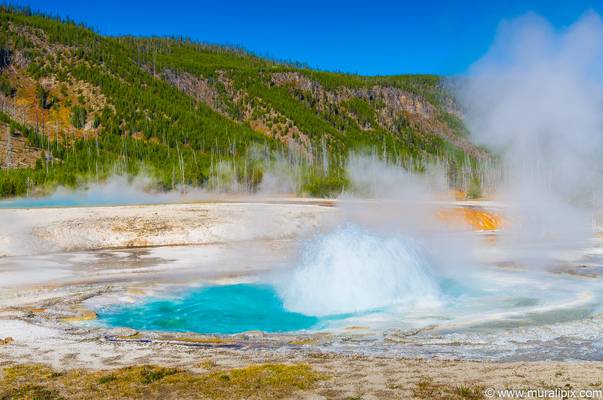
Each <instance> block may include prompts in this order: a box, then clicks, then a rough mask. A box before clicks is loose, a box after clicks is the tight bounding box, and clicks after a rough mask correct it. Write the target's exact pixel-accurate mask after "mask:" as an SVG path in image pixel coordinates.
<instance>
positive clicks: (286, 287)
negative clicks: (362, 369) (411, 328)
mask: <svg viewBox="0 0 603 400" xmlns="http://www.w3.org/2000/svg"><path fill="white" fill-rule="evenodd" d="M276 285H277V290H278V293H279V295H280V297H281V298H282V299H283V303H284V306H285V308H286V309H288V310H290V311H294V312H298V313H302V314H305V315H315V316H325V315H337V314H347V313H356V312H362V311H368V310H375V309H379V308H383V307H389V306H393V305H404V306H412V307H415V308H418V307H421V306H430V305H433V304H437V302H438V297H439V289H438V285H437V283H436V280H435V278H434V275H433V272H432V267H431V265H430V260H429V257H428V256H427V254H426V252H425V251H424V250H423V249H422V247H421V245H420V244H419V243H418V242H416V241H414V240H412V239H410V238H408V237H405V236H402V235H396V234H388V235H381V234H379V233H375V232H372V231H368V230H366V229H363V228H360V227H358V226H354V225H346V226H343V227H339V228H337V229H335V230H334V231H332V232H330V233H326V234H319V235H317V236H316V237H315V238H314V239H312V240H310V241H308V242H307V243H305V245H304V247H303V251H302V256H301V260H300V262H299V265H298V266H297V267H296V268H295V269H294V270H293V271H291V272H290V275H288V276H287V277H286V279H282V280H281V281H280V282H278V283H277V284H276Z"/></svg>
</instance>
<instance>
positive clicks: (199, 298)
mask: <svg viewBox="0 0 603 400" xmlns="http://www.w3.org/2000/svg"><path fill="white" fill-rule="evenodd" d="M98 317H99V319H100V320H101V321H102V322H104V323H105V324H107V325H109V326H113V327H129V328H134V329H140V330H159V331H174V332H196V333H220V334H231V333H239V332H245V331H251V330H259V331H263V332H289V331H300V330H304V329H310V328H312V327H314V326H316V325H317V324H318V323H319V322H320V319H319V318H317V317H311V316H306V315H303V314H300V313H296V312H290V311H287V310H285V308H284V307H283V303H282V301H281V299H280V298H279V297H278V295H277V293H276V292H275V291H274V289H273V288H272V287H271V286H269V285H260V284H236V285H220V286H209V287H201V288H197V289H194V290H191V291H189V292H187V293H185V294H184V295H183V296H181V297H176V298H169V299H157V298H156V299H151V300H148V301H146V302H144V303H140V304H132V305H122V306H115V307H109V308H106V309H102V310H99V312H98Z"/></svg>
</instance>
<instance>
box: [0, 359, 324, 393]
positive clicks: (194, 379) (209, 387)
mask: <svg viewBox="0 0 603 400" xmlns="http://www.w3.org/2000/svg"><path fill="white" fill-rule="evenodd" d="M324 379H327V377H326V376H325V375H323V374H319V373H317V372H315V371H314V370H313V369H312V368H310V366H308V365H307V364H254V365H249V366H246V367H242V368H232V369H212V370H211V371H210V372H208V373H200V374H197V373H192V372H189V371H186V370H183V369H176V368H164V367H159V366H152V365H141V366H133V367H126V368H120V369H117V370H113V371H87V370H69V371H65V372H57V371H55V370H53V369H51V368H49V367H47V366H43V365H16V366H11V367H5V368H4V369H3V370H2V374H1V376H0V399H1V400H8V399H39V400H43V399H44V400H46V399H47V400H59V399H83V400H88V399H97V398H99V399H100V398H102V399H124V398H136V399H142V398H144V399H182V398H186V399H189V398H195V399H278V398H283V397H287V396H290V395H292V394H293V393H294V392H296V391H300V390H310V389H312V388H314V387H315V385H316V384H317V383H318V382H319V381H321V380H324Z"/></svg>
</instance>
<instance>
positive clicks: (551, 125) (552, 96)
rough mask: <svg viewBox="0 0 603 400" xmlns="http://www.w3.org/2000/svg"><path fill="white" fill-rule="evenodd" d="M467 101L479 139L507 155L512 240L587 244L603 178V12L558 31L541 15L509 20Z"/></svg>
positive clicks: (469, 83)
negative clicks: (602, 159)
mask: <svg viewBox="0 0 603 400" xmlns="http://www.w3.org/2000/svg"><path fill="white" fill-rule="evenodd" d="M460 98H461V100H462V102H463V105H464V107H465V109H466V113H467V121H468V124H469V128H470V131H471V133H472V135H473V137H474V139H475V140H476V141H477V142H478V143H479V144H482V145H485V146H486V147H488V148H490V149H491V150H493V151H494V152H495V153H496V154H501V155H502V159H503V162H504V169H505V172H504V174H505V182H504V185H503V186H502V187H501V188H500V189H499V193H498V194H499V196H500V197H503V198H505V199H506V200H508V201H509V202H510V203H511V204H512V205H513V207H512V208H511V211H512V213H513V215H512V223H511V225H510V226H508V227H507V230H508V231H509V232H511V233H512V234H511V235H510V236H509V238H510V239H511V240H514V241H517V242H519V243H523V242H525V241H526V240H528V241H535V242H536V243H537V244H538V245H540V246H544V247H546V246H547V245H553V246H556V245H558V244H559V243H563V244H569V243H572V244H577V245H580V244H582V243H584V242H585V241H586V240H587V239H588V238H589V237H590V234H591V219H592V210H593V206H594V205H595V200H596V198H597V195H598V190H597V187H598V186H600V184H601V182H603V180H602V179H601V178H602V176H603V174H602V168H601V167H602V166H603V163H602V162H601V154H602V153H601V150H603V22H602V20H601V18H600V17H599V16H598V15H597V14H595V13H588V14H586V15H584V17H583V18H581V19H580V20H579V21H577V22H576V23H574V24H573V25H571V26H570V27H568V28H567V29H564V30H563V31H560V32H557V31H555V30H554V29H553V27H552V26H551V25H550V24H549V23H548V22H547V21H546V20H544V19H543V18H541V17H539V16H537V15H526V16H524V17H521V18H518V19H516V20H513V21H510V22H505V23H503V24H502V25H501V26H500V30H499V33H498V36H497V38H496V40H495V42H494V44H493V45H492V47H491V48H490V50H489V52H488V53H487V54H486V55H485V56H484V57H483V58H482V59H481V60H479V61H478V62H477V63H476V64H475V65H474V66H473V67H472V68H471V70H470V73H469V77H468V78H467V80H466V81H465V84H464V85H463V86H462V89H461V90H460ZM544 255H545V254H544V253H539V254H537V253H531V254H529V255H528V256H529V258H535V259H539V258H540V259H542V258H543V256H544Z"/></svg>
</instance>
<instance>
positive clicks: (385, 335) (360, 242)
mask: <svg viewBox="0 0 603 400" xmlns="http://www.w3.org/2000/svg"><path fill="white" fill-rule="evenodd" d="M444 239H446V238H444ZM186 254H187V257H189V258H190V255H188V253H186ZM432 254H433V252H429V251H427V249H426V247H425V246H424V245H422V244H421V243H419V242H417V241H416V240H413V239H412V238H408V237H404V236H400V235H387V234H382V233H379V232H371V231H367V230H364V229H361V228H358V227H354V226H346V227H342V228H338V229H335V230H333V231H330V232H327V233H325V234H320V235H317V236H316V237H315V238H314V239H312V240H309V241H306V242H304V244H303V246H302V249H301V252H300V254H299V256H298V257H297V258H296V259H293V260H290V259H289V258H287V259H286V262H289V261H291V263H290V264H286V265H284V266H282V267H280V268H275V270H272V269H270V270H267V271H269V272H264V273H262V274H258V275H255V276H247V277H246V278H245V279H243V280H241V281H238V282H237V283H235V284H216V283H212V282H216V281H211V280H210V281H203V282H199V284H202V285H203V286H196V287H191V286H189V287H182V286H180V285H178V286H177V287H178V289H176V290H175V291H171V292H167V293H164V294H163V295H162V297H146V298H140V299H139V300H138V301H137V302H134V303H127V304H124V303H116V301H117V302H119V301H121V300H119V299H123V298H122V297H121V296H119V297H118V299H117V300H115V298H111V299H109V300H107V301H106V302H103V301H99V302H97V303H90V306H92V307H93V308H94V309H95V311H96V312H97V315H98V321H97V322H95V324H96V323H99V324H101V325H103V326H105V327H126V328H132V329H136V330H139V331H162V332H170V331H172V332H194V333H200V334H238V333H243V332H247V331H262V332H266V333H272V334H279V333H287V334H293V335H295V334H297V333H303V334H304V335H305V334H313V333H317V332H329V333H331V335H327V336H328V337H330V338H331V339H329V340H330V341H331V342H329V344H328V345H327V346H331V347H330V348H333V349H336V351H347V350H349V351H353V352H356V351H359V349H360V350H362V351H365V350H366V351H376V352H396V354H406V355H408V356H415V355H421V354H431V352H434V353H437V354H443V353H442V352H444V351H447V352H449V353H448V354H449V355H450V356H453V357H457V356H458V357H475V358H482V357H489V358H496V359H500V358H505V357H506V358H505V359H522V357H528V358H529V357H534V354H537V355H538V356H539V357H547V358H559V359H565V358H574V357H576V358H581V359H601V358H603V348H602V347H601V345H600V343H603V341H602V339H603V322H602V321H603V320H602V319H601V315H602V314H601V312H602V311H603V289H602V288H603V286H601V278H600V277H599V276H598V275H597V276H594V277H592V276H591V277H588V276H581V275H576V274H573V273H559V272H555V271H554V270H548V269H546V268H533V269H527V268H524V269H522V268H501V267H499V266H496V265H489V264H480V265H475V266H464V265H462V264H459V263H458V262H455V260H454V259H453V258H450V257H449V258H448V259H446V260H444V261H445V262H442V261H441V260H439V259H437V258H434V257H432V256H431V255H432ZM237 260H238V259H237ZM172 262H173V261H172ZM234 262H241V263H244V260H238V261H234ZM585 262H586V260H585ZM589 263H591V264H593V265H599V263H603V255H602V256H601V257H599V256H595V255H594V254H593V255H592V256H591V258H590V259H589ZM582 269H584V268H582ZM590 271H591V272H594V271H597V270H596V269H593V268H591V269H590ZM230 279H233V278H230ZM250 281H251V282H254V283H247V282H250ZM170 287H172V288H173V286H167V287H165V289H166V290H171V289H169V288H170ZM160 290H161V287H160ZM112 299H113V300H112ZM95 304H96V305H95ZM321 337H322V336H321ZM551 343H554V345H551ZM545 350H546V352H545Z"/></svg>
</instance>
